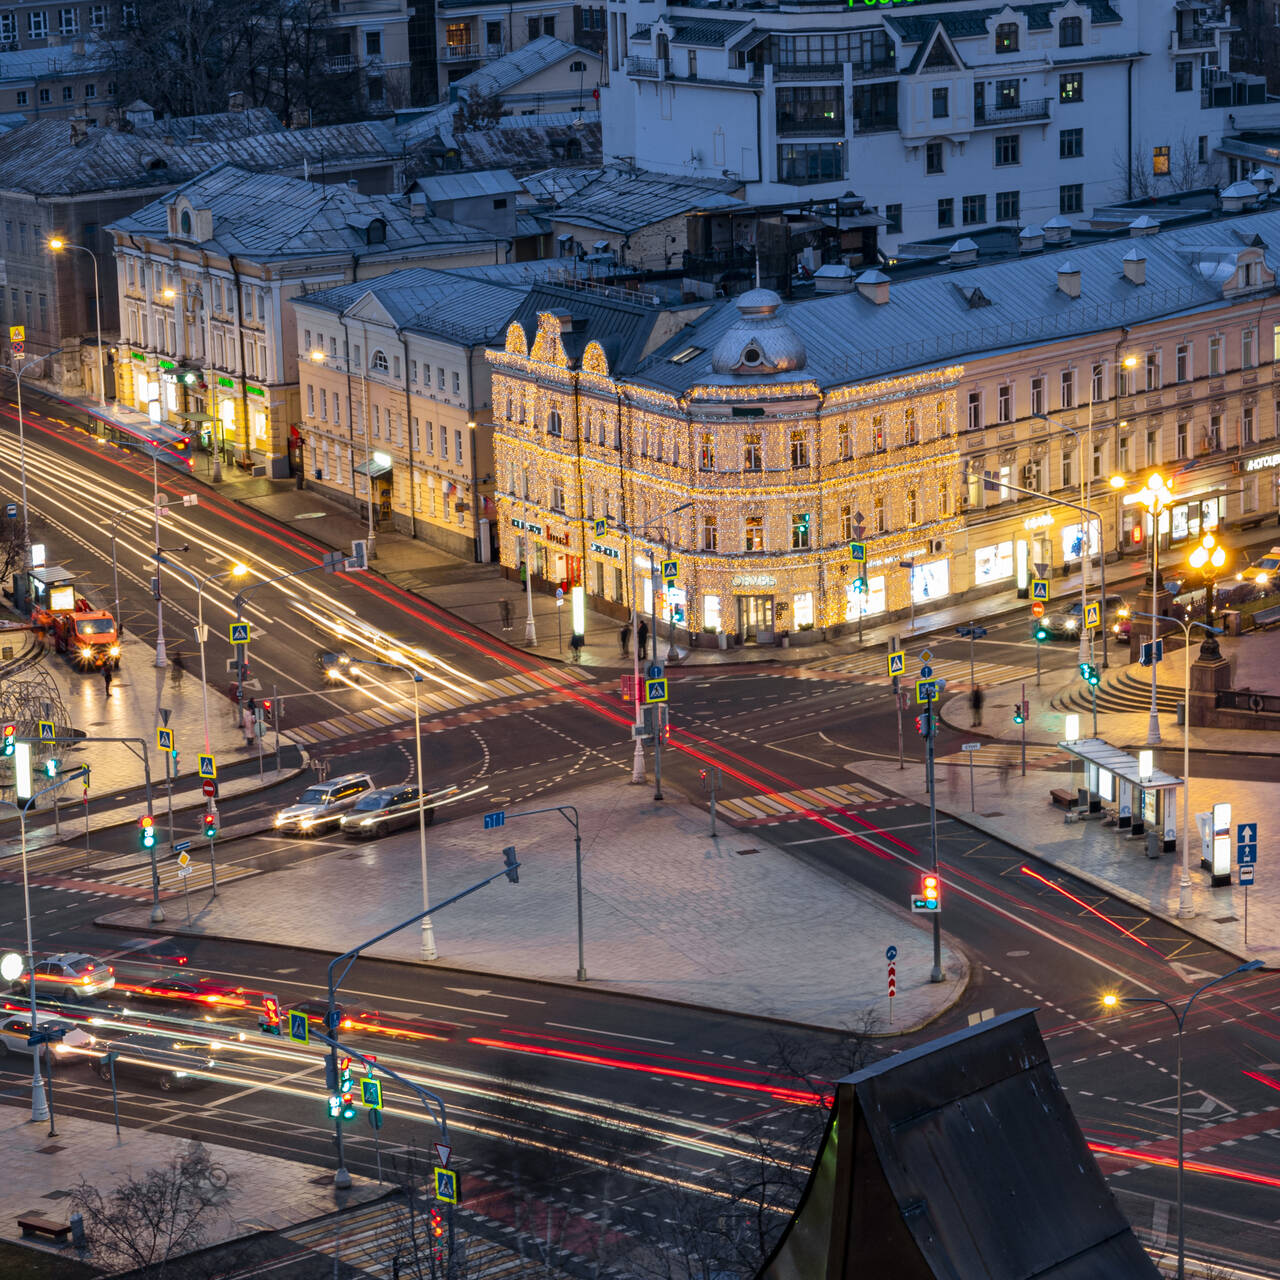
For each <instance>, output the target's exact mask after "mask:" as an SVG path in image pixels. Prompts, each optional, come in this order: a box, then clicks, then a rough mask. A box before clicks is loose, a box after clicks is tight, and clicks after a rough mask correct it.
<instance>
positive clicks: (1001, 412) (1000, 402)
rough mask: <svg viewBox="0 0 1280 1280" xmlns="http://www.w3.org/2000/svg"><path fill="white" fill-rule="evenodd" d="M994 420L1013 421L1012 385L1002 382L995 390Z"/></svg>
mask: <svg viewBox="0 0 1280 1280" xmlns="http://www.w3.org/2000/svg"><path fill="white" fill-rule="evenodd" d="M996 421H997V422H1012V421H1013V385H1012V383H1008V382H1005V383H1002V384H1001V385H1000V387H999V388H998V389H997V391H996Z"/></svg>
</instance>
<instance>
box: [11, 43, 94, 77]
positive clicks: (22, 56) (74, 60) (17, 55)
mask: <svg viewBox="0 0 1280 1280" xmlns="http://www.w3.org/2000/svg"><path fill="white" fill-rule="evenodd" d="M114 53H115V46H113V45H111V44H109V43H108V42H106V41H98V40H94V41H91V42H90V43H89V45H88V47H87V48H85V49H84V50H82V51H81V52H79V53H77V52H76V51H75V49H74V48H73V47H71V46H69V45H56V46H49V47H46V48H43V49H16V50H14V51H13V52H12V53H0V83H4V82H5V81H7V80H34V79H37V78H39V77H40V76H56V75H63V76H82V75H90V74H92V73H93V72H95V71H106V70H107V69H108V67H109V66H110V58H111V56H112V54H114Z"/></svg>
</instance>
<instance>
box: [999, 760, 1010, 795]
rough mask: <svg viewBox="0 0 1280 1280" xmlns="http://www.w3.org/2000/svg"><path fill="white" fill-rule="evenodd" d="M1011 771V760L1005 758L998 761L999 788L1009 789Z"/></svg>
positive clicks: (1002, 789)
mask: <svg viewBox="0 0 1280 1280" xmlns="http://www.w3.org/2000/svg"><path fill="white" fill-rule="evenodd" d="M1012 772H1013V761H1012V760H1010V759H1008V758H1006V759H1004V760H1001V761H1000V790H1001V791H1008V790H1009V774H1010V773H1012Z"/></svg>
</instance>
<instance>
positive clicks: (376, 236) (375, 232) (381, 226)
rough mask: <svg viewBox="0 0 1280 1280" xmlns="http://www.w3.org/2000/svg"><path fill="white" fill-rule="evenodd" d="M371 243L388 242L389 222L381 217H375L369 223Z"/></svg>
mask: <svg viewBox="0 0 1280 1280" xmlns="http://www.w3.org/2000/svg"><path fill="white" fill-rule="evenodd" d="M368 243H369V244H386V243H387V224H386V223H385V222H383V220H382V219H381V218H374V220H373V221H372V222H371V223H369V232H368Z"/></svg>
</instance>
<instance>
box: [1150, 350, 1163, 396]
mask: <svg viewBox="0 0 1280 1280" xmlns="http://www.w3.org/2000/svg"><path fill="white" fill-rule="evenodd" d="M1146 375H1147V390H1148V391H1159V390H1160V384H1161V377H1160V353H1159V352H1158V351H1148V352H1147V362H1146Z"/></svg>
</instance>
